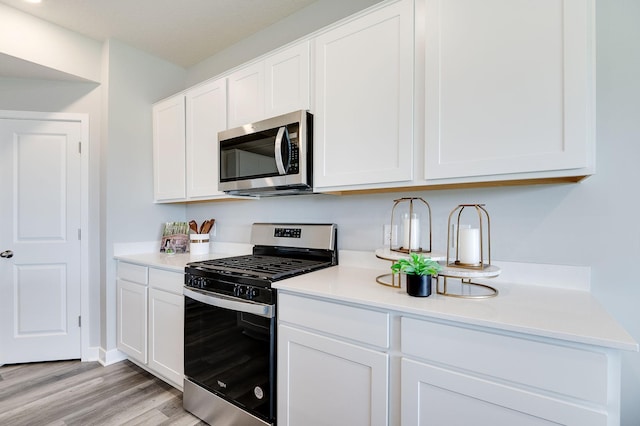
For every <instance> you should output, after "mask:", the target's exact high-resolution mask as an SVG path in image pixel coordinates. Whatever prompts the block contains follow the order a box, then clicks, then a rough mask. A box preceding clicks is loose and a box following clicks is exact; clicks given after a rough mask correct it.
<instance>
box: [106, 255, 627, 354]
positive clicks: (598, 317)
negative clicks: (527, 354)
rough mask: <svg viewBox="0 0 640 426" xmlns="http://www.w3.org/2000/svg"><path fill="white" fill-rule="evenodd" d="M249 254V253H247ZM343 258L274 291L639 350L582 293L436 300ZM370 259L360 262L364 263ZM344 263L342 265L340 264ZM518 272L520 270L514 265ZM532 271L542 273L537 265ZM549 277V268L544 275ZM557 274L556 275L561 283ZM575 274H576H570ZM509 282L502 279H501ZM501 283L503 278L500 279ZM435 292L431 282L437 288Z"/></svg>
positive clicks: (519, 288) (171, 266)
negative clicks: (386, 282) (387, 282)
mask: <svg viewBox="0 0 640 426" xmlns="http://www.w3.org/2000/svg"><path fill="white" fill-rule="evenodd" d="M246 250H247V248H246V246H238V247H234V248H233V250H229V248H228V247H225V252H224V253H210V254H206V255H190V254H173V255H167V254H164V253H141V254H122V255H118V256H115V258H116V259H118V260H122V261H126V262H130V263H136V264H140V265H145V266H150V267H154V268H161V269H166V270H172V271H176V272H182V271H184V267H185V265H186V264H187V263H188V262H193V261H197V260H205V259H214V258H223V257H229V256H235V255H239V254H246V253H249V252H250V250H248V251H246ZM245 251H246V252H245ZM345 254H346V255H349V256H345V255H343V254H342V252H341V254H340V256H341V260H340V261H341V264H340V265H339V266H334V267H331V268H327V269H323V270H320V271H315V272H313V273H310V274H305V275H300V276H298V277H294V278H289V279H286V280H282V281H278V282H276V283H274V284H273V287H274V288H277V289H279V290H282V291H288V292H292V293H297V294H302V295H308V296H317V297H323V298H327V299H333V300H336V301H339V302H347V303H357V304H363V305H367V306H370V307H373V308H379V309H384V310H391V311H396V312H399V313H405V314H411V315H418V316H423V317H428V318H435V319H443V320H448V321H456V322H460V323H464V324H469V325H475V326H482V327H491V328H494V329H500V330H505V331H511V332H518V333H526V334H531V335H535V336H542V337H549V338H556V339H561V340H566V341H571V342H576V343H584V344H589V345H597V346H603V347H608V348H614V349H622V350H629V351H638V343H637V342H636V341H635V340H634V339H633V338H632V337H631V336H630V335H629V334H628V333H627V332H626V331H625V330H624V329H623V328H622V327H621V326H620V325H619V324H618V323H617V322H616V321H615V320H614V319H613V318H612V317H611V316H610V315H609V313H608V312H606V311H605V310H604V309H603V308H602V306H600V304H599V303H598V302H597V301H596V300H595V298H594V297H593V296H592V295H591V293H589V291H585V290H583V289H574V288H572V287H571V286H567V287H566V288H561V287H560V288H558V287H544V286H540V285H522V284H513V282H518V280H513V279H512V280H509V281H507V282H505V281H504V280H485V281H483V282H484V283H486V284H489V285H491V286H493V287H495V288H497V289H498V290H499V295H498V296H497V297H494V298H489V299H459V298H453V297H447V296H442V295H438V294H436V291H435V287H434V288H433V293H432V295H431V296H429V297H426V298H424V297H412V296H409V295H408V294H407V293H406V291H405V289H404V288H401V289H399V288H392V287H387V286H383V285H380V284H378V283H377V282H376V277H377V276H379V275H381V274H385V273H389V272H390V271H389V269H388V265H389V264H388V263H385V262H381V261H380V262H372V263H370V264H366V265H365V266H364V267H356V266H353V265H357V264H358V263H356V262H360V261H362V260H363V256H362V255H359V256H356V257H354V258H352V259H351V258H350V257H351V255H352V254H351V253H345ZM369 257H371V258H373V256H369V255H365V256H364V258H367V259H368V258H369ZM343 260H344V262H343ZM519 266H522V265H519ZM536 269H540V268H539V267H538V266H536ZM544 271H545V272H546V271H547V270H546V269H545V270H544ZM561 271H562V270H561V269H558V274H557V275H558V276H560V277H562V273H561ZM571 272H572V273H573V274H572V275H580V274H579V273H578V274H576V273H575V272H576V271H574V270H571ZM505 275H506V274H505ZM505 278H506V277H505ZM433 285H434V286H435V281H434V284H433Z"/></svg>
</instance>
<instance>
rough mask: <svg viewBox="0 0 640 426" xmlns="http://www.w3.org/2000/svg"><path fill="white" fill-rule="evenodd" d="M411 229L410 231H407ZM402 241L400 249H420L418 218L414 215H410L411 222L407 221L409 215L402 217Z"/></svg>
mask: <svg viewBox="0 0 640 426" xmlns="http://www.w3.org/2000/svg"><path fill="white" fill-rule="evenodd" d="M409 228H411V229H409ZM403 231H404V234H403V237H404V238H403V240H402V247H404V248H406V249H411V250H417V249H419V248H420V218H418V215H417V214H416V213H413V214H412V215H411V221H409V215H408V214H405V215H404V216H403Z"/></svg>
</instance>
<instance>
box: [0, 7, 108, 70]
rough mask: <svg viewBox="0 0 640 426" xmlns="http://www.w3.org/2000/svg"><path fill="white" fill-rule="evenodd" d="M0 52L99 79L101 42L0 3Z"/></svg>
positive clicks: (55, 68) (51, 67)
mask: <svg viewBox="0 0 640 426" xmlns="http://www.w3.org/2000/svg"><path fill="white" fill-rule="evenodd" d="M0 22H2V25H0V55H2V54H5V55H9V56H12V57H14V58H19V59H22V60H24V61H29V62H32V63H34V64H39V65H42V66H45V67H47V68H50V69H53V70H56V71H60V72H62V73H66V74H69V75H72V76H77V77H80V78H81V79H86V80H88V81H93V82H99V81H100V48H101V43H99V42H97V41H95V40H93V39H90V38H88V37H84V36H81V35H79V34H77V33H74V32H72V31H69V30H66V29H63V28H61V27H59V26H57V25H53V24H50V23H48V22H46V21H43V20H41V19H38V18H35V17H33V16H31V15H28V14H26V13H23V12H20V11H18V10H16V9H13V8H11V7H8V6H5V5H4V4H0Z"/></svg>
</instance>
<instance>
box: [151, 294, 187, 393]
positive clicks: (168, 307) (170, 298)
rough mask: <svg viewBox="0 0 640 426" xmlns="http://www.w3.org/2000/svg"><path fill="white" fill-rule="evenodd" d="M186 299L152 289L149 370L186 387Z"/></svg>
mask: <svg viewBox="0 0 640 426" xmlns="http://www.w3.org/2000/svg"><path fill="white" fill-rule="evenodd" d="M183 345H184V297H183V296H182V295H178V294H173V293H169V292H167V291H162V290H158V289H155V288H151V289H149V368H151V369H153V370H154V371H157V372H159V373H160V374H161V375H162V376H163V377H165V378H167V379H168V380H169V381H171V382H172V383H173V384H175V385H178V386H179V387H182V379H183V378H184V350H183Z"/></svg>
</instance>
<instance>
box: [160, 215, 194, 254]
mask: <svg viewBox="0 0 640 426" xmlns="http://www.w3.org/2000/svg"><path fill="white" fill-rule="evenodd" d="M188 251H189V224H188V223H187V222H166V223H165V224H164V227H163V230H162V243H161V244H160V253H167V254H173V253H187V252H188Z"/></svg>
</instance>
